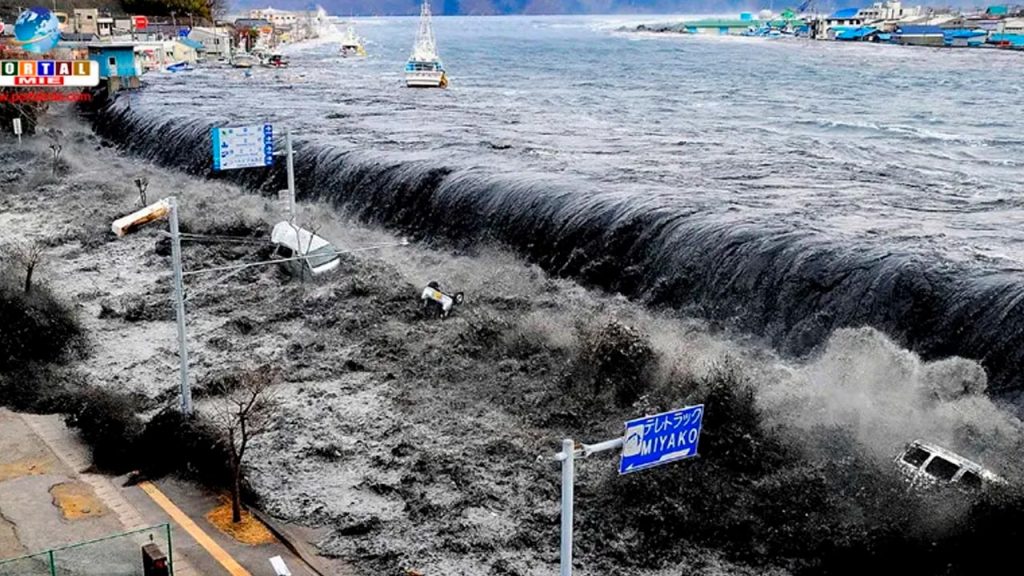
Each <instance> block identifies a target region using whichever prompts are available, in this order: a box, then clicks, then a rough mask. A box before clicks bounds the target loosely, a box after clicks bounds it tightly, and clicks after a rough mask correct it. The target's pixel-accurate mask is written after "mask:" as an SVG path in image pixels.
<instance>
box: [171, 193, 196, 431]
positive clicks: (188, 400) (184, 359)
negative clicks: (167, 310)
mask: <svg viewBox="0 0 1024 576" xmlns="http://www.w3.org/2000/svg"><path fill="white" fill-rule="evenodd" d="M167 203H168V204H170V206H171V213H170V221H171V262H172V265H173V267H174V310H175V313H176V316H177V318H178V359H179V360H180V361H181V369H180V373H181V374H180V375H181V413H182V414H185V415H186V416H188V415H191V414H192V389H191V388H190V387H189V383H188V341H187V337H186V334H185V293H184V292H185V290H184V285H183V283H182V280H181V234H180V233H179V231H178V200H177V198H175V197H174V196H171V197H170V198H168V199H167Z"/></svg>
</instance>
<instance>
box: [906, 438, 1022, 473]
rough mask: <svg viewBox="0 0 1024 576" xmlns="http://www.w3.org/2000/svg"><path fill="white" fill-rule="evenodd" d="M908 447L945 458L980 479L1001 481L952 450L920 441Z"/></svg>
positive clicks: (986, 469)
mask: <svg viewBox="0 0 1024 576" xmlns="http://www.w3.org/2000/svg"><path fill="white" fill-rule="evenodd" d="M910 446H912V447H913V446H916V447H919V448H924V449H925V450H927V451H929V452H931V453H932V454H935V455H936V456H941V457H942V458H945V459H946V460H948V461H950V462H952V463H953V464H956V465H957V466H959V467H961V468H966V469H968V470H971V471H973V472H974V473H976V474H978V475H979V476H981V477H982V478H985V479H986V480H994V481H1001V480H1002V478H1001V477H1000V476H999V475H998V474H996V473H995V472H993V471H991V470H989V469H988V468H985V467H984V466H982V465H981V464H978V463H977V462H975V461H973V460H969V459H967V458H964V457H963V456H961V455H959V454H957V453H956V452H953V451H952V450H947V449H945V448H943V447H942V446H938V445H936V444H929V443H927V442H922V441H921V440H915V441H913V442H911V443H910Z"/></svg>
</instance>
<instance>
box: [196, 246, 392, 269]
mask: <svg viewBox="0 0 1024 576" xmlns="http://www.w3.org/2000/svg"><path fill="white" fill-rule="evenodd" d="M408 245H409V241H408V240H402V241H401V242H392V243H389V244H373V245H370V246H363V247H361V248H353V249H351V250H335V251H332V252H318V253H317V254H316V256H328V255H330V256H337V255H341V254H353V253H355V252H365V251H367V250H376V249H379V248H390V247H393V246H408ZM310 257H311V255H310V254H306V255H303V256H292V257H291V258H276V259H274V260H261V261H259V262H249V263H246V264H234V265H231V266H218V267H216V268H201V269H199V270H188V271H186V272H183V273H182V276H195V275H196V274H206V273H208V272H229V271H232V270H242V269H244V268H252V267H253V266H265V265H267V264H281V263H284V262H294V261H296V260H309V258H310Z"/></svg>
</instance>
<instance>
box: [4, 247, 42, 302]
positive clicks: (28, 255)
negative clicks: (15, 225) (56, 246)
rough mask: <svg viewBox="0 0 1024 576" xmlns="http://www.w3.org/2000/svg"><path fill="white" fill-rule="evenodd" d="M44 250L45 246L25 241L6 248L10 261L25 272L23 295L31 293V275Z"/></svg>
mask: <svg viewBox="0 0 1024 576" xmlns="http://www.w3.org/2000/svg"><path fill="white" fill-rule="evenodd" d="M45 250H46V246H44V245H43V243H42V242H39V241H34V242H33V241H28V240H25V241H21V242H14V243H11V244H10V245H8V246H7V250H6V252H7V253H8V254H10V256H11V261H12V262H13V263H14V265H15V266H17V267H18V268H21V269H22V270H24V271H25V294H29V293H31V292H32V275H33V274H34V273H35V271H36V266H38V265H39V263H40V262H41V261H42V259H43V252H44V251H45Z"/></svg>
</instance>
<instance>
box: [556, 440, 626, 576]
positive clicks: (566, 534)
mask: <svg viewBox="0 0 1024 576" xmlns="http://www.w3.org/2000/svg"><path fill="white" fill-rule="evenodd" d="M622 443H623V439H622V438H612V439H611V440H605V441H604V442H598V443H597V444H583V445H582V447H581V448H580V449H579V450H577V449H576V442H574V441H572V440H570V439H568V438H566V439H565V440H562V451H561V452H559V453H558V454H555V460H558V461H560V462H561V463H562V547H561V556H560V564H561V565H560V569H559V572H558V574H559V576H572V526H573V497H574V495H573V487H574V484H575V483H576V458H577V457H579V458H586V457H588V456H590V455H591V454H596V453H598V452H605V451H607V450H615V449H618V448H622Z"/></svg>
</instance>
